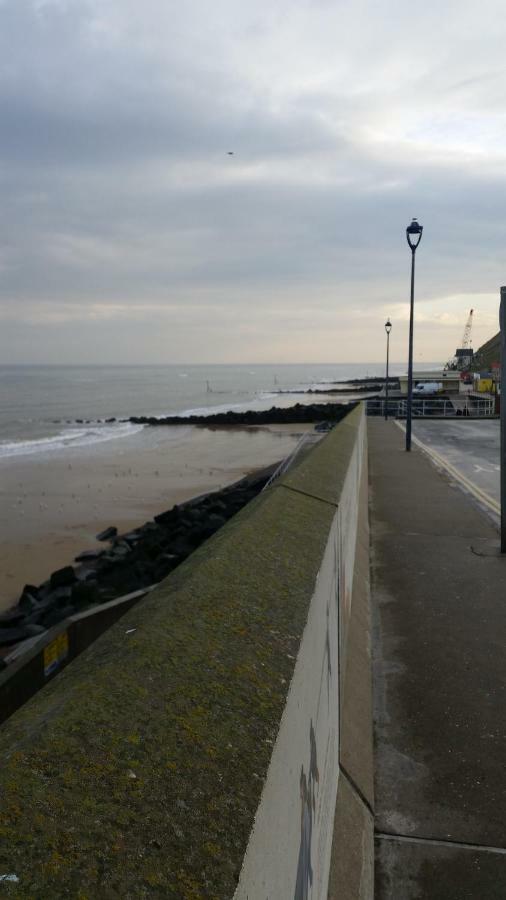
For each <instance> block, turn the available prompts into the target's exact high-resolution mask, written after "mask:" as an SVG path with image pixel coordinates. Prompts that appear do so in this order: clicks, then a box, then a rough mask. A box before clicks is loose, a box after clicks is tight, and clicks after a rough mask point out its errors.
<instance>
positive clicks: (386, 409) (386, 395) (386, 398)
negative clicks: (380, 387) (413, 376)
mask: <svg viewBox="0 0 506 900" xmlns="http://www.w3.org/2000/svg"><path fill="white" fill-rule="evenodd" d="M389 348H390V332H389V331H387V377H386V381H385V422H387V421H388V351H389Z"/></svg>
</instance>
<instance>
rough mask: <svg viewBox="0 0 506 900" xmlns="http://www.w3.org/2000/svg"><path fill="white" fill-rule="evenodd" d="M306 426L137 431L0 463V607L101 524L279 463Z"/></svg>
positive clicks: (88, 540)
mask: <svg viewBox="0 0 506 900" xmlns="http://www.w3.org/2000/svg"><path fill="white" fill-rule="evenodd" d="M307 431H313V426H312V425H279V426H275V425H271V426H260V427H253V428H233V429H230V428H229V429H207V428H205V429H204V428H195V427H192V426H178V427H166V428H165V427H164V428H162V427H160V428H145V429H143V430H142V431H140V432H138V433H137V434H134V435H131V436H129V437H127V438H121V439H116V440H111V441H108V442H107V443H102V444H95V445H91V446H89V447H80V448H78V447H76V448H73V449H72V450H68V449H67V450H61V451H56V452H53V453H52V454H50V455H49V454H39V455H36V456H35V455H32V456H24V457H18V458H11V459H5V460H0V485H1V494H2V505H1V508H0V610H2V609H7V608H8V607H10V606H12V605H13V603H15V602H16V601H17V599H18V598H19V594H20V592H21V590H22V588H23V586H24V584H26V583H33V584H39V583H40V582H41V581H44V580H45V579H46V578H47V577H48V576H49V575H50V573H51V572H52V571H54V570H55V569H57V568H60V567H61V566H64V565H69V564H71V563H72V561H73V558H74V556H75V555H76V554H77V553H79V552H80V551H81V550H90V549H93V548H95V547H97V546H101V545H99V544H98V542H97V541H96V539H95V535H96V534H98V533H99V532H100V531H101V530H103V529H104V528H106V527H107V526H109V525H116V526H117V527H118V529H119V530H120V531H127V530H130V529H132V528H134V527H135V526H137V525H142V524H143V522H146V521H147V520H148V519H150V518H152V517H153V516H154V515H156V514H157V513H159V512H162V511H163V510H165V509H169V508H170V507H171V506H173V505H174V504H175V503H181V502H182V501H183V500H188V499H189V498H190V497H195V496H197V495H198V494H203V493H206V492H207V491H211V490H218V489H219V488H220V487H222V486H224V485H226V484H231V483H232V482H234V481H237V480H238V479H239V478H241V477H242V476H243V475H245V474H247V473H248V472H251V471H253V470H255V469H259V468H263V467H264V466H266V465H269V464H271V463H274V462H276V461H277V460H281V459H282V458H284V457H285V456H287V455H288V454H289V453H290V452H291V451H292V450H293V449H294V447H295V446H296V444H297V442H298V440H299V438H300V436H301V434H303V433H304V432H307Z"/></svg>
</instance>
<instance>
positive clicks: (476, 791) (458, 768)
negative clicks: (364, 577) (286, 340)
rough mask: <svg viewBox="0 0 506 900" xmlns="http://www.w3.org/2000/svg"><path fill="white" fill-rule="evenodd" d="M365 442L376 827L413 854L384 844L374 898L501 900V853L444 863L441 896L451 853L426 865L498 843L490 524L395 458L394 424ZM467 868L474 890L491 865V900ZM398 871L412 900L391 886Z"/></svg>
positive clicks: (399, 449) (448, 488) (500, 724)
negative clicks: (487, 552) (484, 552)
mask: <svg viewBox="0 0 506 900" xmlns="http://www.w3.org/2000/svg"><path fill="white" fill-rule="evenodd" d="M369 445H370V473H371V475H370V478H371V539H372V604H373V614H374V618H375V627H374V658H375V662H374V665H375V676H374V694H375V696H374V705H375V746H376V757H375V766H376V778H375V797H376V829H377V831H378V832H380V833H385V834H387V835H388V834H390V835H394V836H400V837H402V838H404V837H405V838H408V839H409V838H411V839H413V838H414V839H415V843H416V848H417V849H416V850H413V849H412V848H411V847H412V845H411V844H410V845H409V847H408V845H407V844H405V843H403V842H402V841H397V842H393V843H392V844H390V843H389V844H388V848H387V849H386V850H385V849H382V845H381V847H380V854H379V865H378V869H377V881H376V889H377V896H378V897H379V898H384V897H385V898H386V897H388V898H393V897H396V898H402V900H409V898H410V897H423V898H425V897H427V898H433V897H434V898H436V897H445V900H448V898H450V897H459V900H460V898H461V897H468V896H469V897H476V898H478V897H480V898H481V897H483V898H485V897H487V898H488V897H495V896H501V897H506V856H505V855H502V854H500V853H499V854H498V857H500V858H498V860H497V861H495V862H494V863H493V864H492V862H491V861H490V860H489V857H488V856H487V862H486V863H481V862H480V865H479V866H478V864H477V863H476V865H475V864H474V863H472V862H470V861H469V860H470V859H471V857H470V856H468V855H466V856H465V859H466V860H467V862H466V864H465V865H464V864H463V865H462V866H459V864H458V863H455V864H453V863H452V867H453V873H454V874H453V876H452V879H453V880H452V881H451V884H453V883H454V880H455V879H457V880H456V881H455V885H456V886H455V892H454V893H448V892H446V893H444V891H443V892H441V891H440V888H439V886H437V885H439V880H438V879H439V875H438V874H437V872H438V871H439V870H441V871H442V870H444V860H445V859H449V858H450V856H445V855H444V853H442V851H441V853H440V851H439V850H438V851H437V854H436V855H438V860H439V861H438V862H434V860H435V858H436V857H435V855H434V854H435V850H434V846H433V844H431V843H430V842H431V841H432V842H433V841H434V840H439V841H442V842H446V843H447V842H452V846H453V845H459V844H462V845H464V844H465V845H469V844H471V845H475V846H478V847H495V848H496V849H497V848H498V849H499V850H500V849H501V848H503V847H504V845H505V843H506V841H505V829H504V822H505V820H506V770H505V768H504V760H505V758H506V712H505V710H506V703H505V700H506V654H505V653H504V647H505V645H506V602H505V601H506V559H502V558H500V557H498V556H478V555H477V554H476V553H475V552H474V551H473V548H474V549H476V548H477V547H478V548H479V547H480V546H487V545H489V544H490V542H491V541H493V540H496V541H497V532H496V531H495V529H494V527H493V524H492V523H491V522H490V520H489V519H488V518H487V517H485V515H484V514H483V513H482V512H481V511H480V510H479V509H478V508H477V507H476V506H475V505H474V504H473V503H472V502H471V500H470V499H469V498H468V497H466V496H465V495H464V494H463V493H461V492H460V491H459V490H458V489H457V488H455V487H454V486H453V485H452V484H451V482H450V480H449V478H448V477H447V476H445V474H444V473H442V472H440V471H438V470H437V469H436V468H435V467H434V466H433V465H432V463H431V462H430V461H429V459H428V458H427V456H426V455H425V454H423V453H422V452H420V451H419V450H417V449H413V450H412V452H411V453H406V452H405V450H404V449H403V448H404V435H403V434H402V433H401V432H400V430H399V429H398V428H397V427H396V426H395V424H394V423H393V422H388V423H385V422H384V421H378V420H373V421H370V422H369ZM385 840H386V839H385ZM445 846H446V844H445ZM406 847H408V849H406ZM445 852H447V853H448V854H450V851H445ZM465 852H466V854H469V853H470V851H469V849H468V848H467V849H466V850H465ZM476 852H477V853H478V852H479V853H480V854H481V853H482V851H476ZM483 852H485V851H483ZM462 853H464V848H462ZM410 854H411V855H410ZM452 854H453V851H452ZM452 854H450V855H451V858H452V860H454V854H453V855H452ZM408 856H409V857H410V859H411V860H412V862H411V863H409V866H411V869H410V868H409V866H408V867H407V868H406V866H407V864H405V863H403V862H402V859H403V858H407V857H408ZM477 858H478V861H480V860H481V859H482V855H480V856H479V857H477ZM413 860H415V861H416V865H415V862H413ZM449 865H450V864H449ZM473 865H474V869H473ZM469 867H471V870H472V871H473V872H475V875H476V878H478V881H479V872H478V870H479V869H480V867H481V870H482V871H483V872H485V870H486V871H487V872H488V871H489V868H490V867H492V869H491V870H493V873H494V878H495V879H496V880H497V879H499V884H500V886H501V887H500V890H501V892H500V893H498V894H497V895H496V894H492V893H488V892H487V891H488V887H487V886H486V885H487V884H488V883H487V881H486V879H485V881H484V882H483V886H482V887H481V888H480V890H481V891H482V892H481V893H480V892H479V891H478V893H476V892H475V893H469V890H471V888H470V887H469V885H470V884H471V882H470V880H469V877H468V876H467V875H466V874H465V873H466V872H467V870H468V869H469ZM397 869H398V871H399V873H401V874H402V872H403V871H406V872H408V871H409V872H411V874H409V878H411V879H412V880H414V881H413V884H414V887H412V886H410V887H409V891H410V892H407V889H405V887H403V888H402V889H401V887H400V884H401V882H399V881H398V880H397V881H396V880H395V878H394V880H393V882H392V884H395V885H396V887H395V889H393V888H392V887H391V884H390V882H391V879H392V878H393V876H392V872H395V871H397ZM477 872H478V874H476V873H477ZM413 873H414V874H413ZM459 873H462V874H461V875H459ZM396 877H397V876H396ZM399 877H400V875H399ZM483 877H484V878H485V875H484V876H483ZM486 877H488V875H487V876H486ZM406 878H408V875H406ZM409 878H408V880H409ZM459 878H460V880H459ZM476 878H475V881H476ZM416 890H418V891H419V893H416ZM452 890H453V887H452ZM459 890H460V893H459V892H458V891H459ZM473 890H474V888H473ZM414 891H415V892H414ZM438 891H439V892H438ZM465 891H468V893H465Z"/></svg>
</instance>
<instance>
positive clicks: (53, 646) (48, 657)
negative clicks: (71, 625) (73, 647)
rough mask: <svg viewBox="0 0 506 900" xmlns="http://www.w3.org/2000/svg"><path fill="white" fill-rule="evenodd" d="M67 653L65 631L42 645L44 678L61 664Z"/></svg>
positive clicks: (67, 638)
mask: <svg viewBox="0 0 506 900" xmlns="http://www.w3.org/2000/svg"><path fill="white" fill-rule="evenodd" d="M68 655H69V636H68V632H67V631H63V632H62V633H61V634H59V635H58V637H56V638H55V639H54V641H51V643H50V644H48V645H47V646H46V647H44V675H45V676H46V678H47V677H48V675H51V674H52V673H53V672H54V671H56V669H57V668H58V667H59V666H61V664H62V662H63V661H64V660H65V659H66V658H67V656H68Z"/></svg>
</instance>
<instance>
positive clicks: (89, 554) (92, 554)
mask: <svg viewBox="0 0 506 900" xmlns="http://www.w3.org/2000/svg"><path fill="white" fill-rule="evenodd" d="M103 552H104V551H103V550H83V551H82V553H79V555H78V556H75V557H74V559H75V561H76V562H86V561H87V560H89V559H98V557H99V556H101V554H102V553H103Z"/></svg>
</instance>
